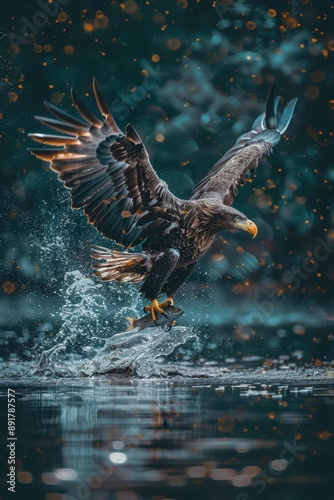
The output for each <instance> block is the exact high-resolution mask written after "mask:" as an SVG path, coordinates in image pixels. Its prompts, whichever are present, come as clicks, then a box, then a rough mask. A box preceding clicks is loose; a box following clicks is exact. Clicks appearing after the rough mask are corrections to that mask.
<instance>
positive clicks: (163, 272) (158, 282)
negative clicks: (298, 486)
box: [140, 248, 180, 321]
mask: <svg viewBox="0 0 334 500" xmlns="http://www.w3.org/2000/svg"><path fill="white" fill-rule="evenodd" d="M179 256H180V254H179V252H178V251H177V250H175V249H174V248H168V250H165V252H164V253H162V254H160V255H159V257H158V258H157V259H156V261H155V262H154V264H153V267H152V270H151V272H150V274H149V275H148V277H147V278H146V280H145V281H144V283H143V285H142V286H141V288H140V291H141V292H142V293H143V294H144V295H145V297H146V298H147V299H149V300H151V301H152V303H151V305H150V306H146V307H145V308H144V310H145V312H148V311H150V312H151V314H152V319H153V321H155V320H156V313H160V314H161V313H163V309H164V308H165V307H167V306H168V305H171V301H170V300H169V299H167V300H166V301H165V302H162V304H159V303H158V297H159V295H160V293H161V290H162V288H163V286H164V284H165V283H166V281H167V280H168V278H169V276H170V274H171V273H172V272H173V271H174V269H175V267H176V264H177V262H178V260H179ZM172 300H173V299H172Z"/></svg>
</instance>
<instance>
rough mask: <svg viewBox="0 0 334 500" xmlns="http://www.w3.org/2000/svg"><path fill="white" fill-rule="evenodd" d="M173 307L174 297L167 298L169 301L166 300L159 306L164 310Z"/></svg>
mask: <svg viewBox="0 0 334 500" xmlns="http://www.w3.org/2000/svg"><path fill="white" fill-rule="evenodd" d="M173 305H174V299H173V297H167V299H166V300H164V302H161V304H159V307H161V308H162V309H166V307H168V306H173Z"/></svg>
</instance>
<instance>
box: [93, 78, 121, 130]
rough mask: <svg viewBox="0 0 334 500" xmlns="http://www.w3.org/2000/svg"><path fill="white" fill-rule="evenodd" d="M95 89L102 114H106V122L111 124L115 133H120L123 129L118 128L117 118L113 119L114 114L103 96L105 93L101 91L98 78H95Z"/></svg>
mask: <svg viewBox="0 0 334 500" xmlns="http://www.w3.org/2000/svg"><path fill="white" fill-rule="evenodd" d="M93 91H94V95H95V99H96V103H97V105H98V108H99V110H100V111H101V113H102V115H103V116H105V118H106V121H105V123H106V124H107V125H109V127H110V128H111V129H112V130H113V132H114V133H116V134H120V133H121V131H120V129H119V128H118V126H117V124H116V122H115V120H114V119H113V116H112V114H111V111H110V109H109V106H108V104H107V102H106V100H105V99H104V97H103V94H102V92H101V89H100V87H99V84H98V83H97V81H96V78H93Z"/></svg>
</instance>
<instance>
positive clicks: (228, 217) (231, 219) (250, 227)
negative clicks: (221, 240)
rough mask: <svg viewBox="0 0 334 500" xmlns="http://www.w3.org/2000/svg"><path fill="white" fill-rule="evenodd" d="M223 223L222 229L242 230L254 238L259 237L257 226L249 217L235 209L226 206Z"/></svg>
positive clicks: (222, 215) (222, 216)
mask: <svg viewBox="0 0 334 500" xmlns="http://www.w3.org/2000/svg"><path fill="white" fill-rule="evenodd" d="M221 223H222V226H223V227H222V229H229V230H233V229H242V230H243V231H247V233H250V234H251V235H252V236H253V238H255V236H256V235H257V232H258V229H257V226H256V224H254V222H252V221H251V220H249V219H247V217H246V216H245V215H244V214H243V213H241V212H239V210H236V209H235V208H232V207H228V206H224V209H223V212H222V213H221Z"/></svg>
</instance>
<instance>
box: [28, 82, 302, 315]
mask: <svg viewBox="0 0 334 500" xmlns="http://www.w3.org/2000/svg"><path fill="white" fill-rule="evenodd" d="M93 92H94V96H95V100H96V104H97V107H98V109H99V111H100V113H101V117H97V116H96V115H95V114H94V113H93V112H92V111H91V110H90V108H89V107H88V106H87V105H86V104H85V103H84V102H83V101H82V100H81V98H80V97H79V96H78V95H77V93H76V92H75V91H74V90H73V89H72V90H71V96H72V100H73V104H74V107H75V108H76V110H77V112H78V115H80V118H79V117H74V116H73V115H72V114H69V113H67V112H65V111H64V110H62V109H61V108H59V107H57V106H55V105H54V104H51V103H48V102H45V103H44V104H45V107H46V109H47V110H48V112H50V113H51V114H52V115H53V116H54V118H45V117H42V116H36V117H35V118H36V120H37V121H38V122H39V123H41V124H42V125H44V126H47V127H49V128H51V129H53V130H56V131H58V132H61V134H62V135H54V134H52V135H51V134H44V133H32V134H29V136H30V137H31V138H32V139H33V140H34V141H36V142H37V143H40V144H43V145H48V146H51V147H49V148H43V149H42V148H33V149H31V150H30V151H31V153H32V154H33V155H35V156H36V157H37V158H39V159H41V160H44V161H47V162H50V168H51V170H53V171H54V172H56V173H57V174H58V179H59V180H60V181H61V182H62V183H63V184H64V186H65V187H66V188H67V189H69V192H70V196H71V202H72V208H73V209H81V208H83V209H84V210H83V211H84V213H85V215H86V216H87V219H88V222H89V223H90V224H92V225H93V226H94V227H95V228H96V229H97V230H98V231H99V232H100V233H102V235H103V236H104V237H105V238H107V239H109V240H112V241H114V242H116V243H117V244H118V245H120V246H121V247H123V251H119V250H120V249H118V250H114V249H110V248H104V247H101V246H98V247H95V249H94V254H93V255H92V257H93V258H94V259H97V260H96V262H97V263H96V264H95V265H93V268H94V269H95V276H96V277H97V278H98V279H99V280H101V281H116V282H132V283H141V286H140V292H141V293H142V294H143V296H144V297H145V298H146V299H147V300H148V301H149V302H150V305H147V306H145V308H144V310H145V312H150V313H151V315H152V319H153V320H154V321H155V320H156V316H157V314H158V313H160V314H163V310H164V309H165V308H166V307H168V306H170V305H173V304H174V296H175V293H176V292H177V290H178V289H179V288H180V286H181V285H182V284H183V283H184V282H185V281H186V279H187V278H188V277H189V276H190V274H191V273H192V272H193V270H194V268H195V266H196V264H197V262H198V260H199V259H200V258H201V257H202V255H204V254H205V252H207V251H208V249H209V248H210V246H211V245H212V243H213V241H214V239H215V236H216V235H217V233H218V232H220V231H222V230H235V229H242V230H244V231H246V232H248V233H250V234H251V235H252V236H253V237H255V236H256V234H257V232H258V229H257V227H256V225H255V224H254V222H252V221H250V220H249V219H248V218H247V217H246V216H245V215H244V214H243V213H241V212H240V211H239V210H236V209H235V208H233V207H232V203H233V200H234V197H235V196H236V194H237V192H238V189H237V188H238V186H239V185H243V184H244V183H245V180H246V178H247V177H249V175H250V174H251V173H252V172H254V171H255V170H256V168H257V165H258V162H259V159H260V158H261V157H262V156H264V155H268V154H269V153H271V152H272V148H273V147H274V146H275V145H276V144H277V143H278V142H279V141H280V138H281V136H282V135H283V134H284V132H285V131H286V129H287V127H288V125H289V123H290V121H291V118H292V115H293V112H294V109H295V106H296V102H297V98H294V99H292V100H291V101H289V103H288V104H287V106H286V107H285V108H284V110H283V112H282V114H281V116H280V119H279V120H278V119H277V108H278V105H279V102H280V97H279V96H277V97H275V94H274V88H272V89H271V90H270V92H269V95H268V98H267V103H266V108H265V111H264V112H263V113H262V114H261V115H260V116H258V118H256V120H255V121H254V123H253V126H252V129H251V130H250V131H249V132H247V133H245V134H243V135H241V137H239V138H238V140H237V141H236V143H235V145H234V146H233V147H232V148H231V149H229V150H228V151H227V152H226V153H225V154H224V156H222V157H221V158H220V160H218V162H217V163H216V164H215V165H214V166H213V167H212V168H211V170H210V171H209V172H208V173H207V174H206V176H205V177H204V178H203V179H202V180H201V181H200V182H199V183H198V184H197V185H196V186H195V187H194V188H193V190H192V193H191V195H190V198H189V199H188V200H185V199H180V198H178V197H176V196H175V195H174V194H173V193H172V192H171V191H170V190H169V189H168V186H167V184H166V183H165V182H164V181H163V180H161V179H160V177H159V176H158V175H157V173H156V172H155V170H154V168H153V167H152V165H151V162H150V159H149V155H148V153H147V150H146V148H145V146H144V144H143V142H142V140H141V138H140V136H139V134H138V133H137V131H136V130H135V128H134V127H133V126H132V125H131V124H128V125H127V126H126V127H125V133H123V132H122V131H121V130H120V129H119V127H118V125H117V123H116V122H115V120H114V118H113V115H112V113H111V111H110V108H109V106H108V104H107V101H106V100H105V98H104V96H103V94H102V92H101V90H100V87H99V85H98V83H97V81H96V79H95V78H94V79H93ZM139 246H141V248H140V250H137V248H136V249H135V251H129V249H131V248H134V247H139ZM161 294H166V300H164V301H163V302H161V303H159V301H158V299H159V297H160V295H161Z"/></svg>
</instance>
